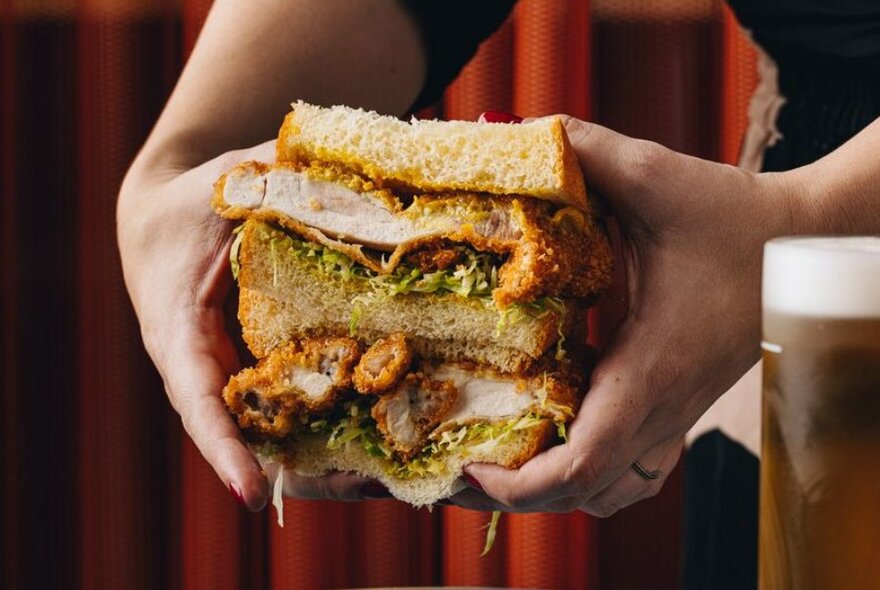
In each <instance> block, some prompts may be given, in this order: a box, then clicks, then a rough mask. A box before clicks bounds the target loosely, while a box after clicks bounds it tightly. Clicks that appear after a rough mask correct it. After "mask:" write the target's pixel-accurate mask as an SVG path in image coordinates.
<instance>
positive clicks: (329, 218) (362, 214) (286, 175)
mask: <svg viewBox="0 0 880 590" xmlns="http://www.w3.org/2000/svg"><path fill="white" fill-rule="evenodd" d="M501 200H502V201H509V200H508V199H501ZM223 201H224V202H225V204H226V206H227V207H230V208H235V207H240V208H242V209H249V210H255V211H261V212H274V213H281V214H283V215H285V216H287V217H289V218H292V219H294V220H296V221H297V222H299V223H301V224H303V225H306V226H308V227H310V228H313V229H315V230H318V231H320V232H321V233H322V234H324V235H325V236H327V237H329V238H333V239H337V240H342V241H345V242H346V243H349V244H357V245H361V246H364V247H366V248H371V249H374V250H380V251H384V252H394V251H395V250H396V249H397V248H398V247H399V246H401V245H404V244H408V243H412V242H422V241H425V240H429V239H431V238H435V237H439V236H444V235H448V234H451V233H455V232H457V231H459V229H460V228H461V226H462V225H463V224H471V225H472V227H473V231H474V233H475V234H477V235H478V236H481V237H483V238H487V239H497V240H505V241H513V240H517V239H519V238H520V237H521V235H522V233H521V231H520V227H519V224H518V222H517V220H516V219H515V216H514V215H513V214H512V213H513V212H512V210H511V208H510V207H507V208H495V207H492V208H488V207H481V208H480V210H478V211H475V210H472V209H469V208H466V207H460V206H457V207H456V206H452V205H451V204H447V203H444V202H443V201H442V199H440V200H437V199H431V198H424V199H419V198H417V199H415V201H414V202H413V203H412V205H410V206H409V207H408V208H407V209H406V210H405V211H402V212H395V211H393V210H392V208H391V207H390V206H389V203H388V200H387V199H386V198H383V197H381V196H378V195H376V194H373V193H371V192H358V191H355V190H353V189H352V188H349V187H348V186H346V185H345V184H343V183H338V182H333V181H329V180H325V179H321V178H314V177H312V176H310V175H309V174H308V173H307V172H303V171H299V170H296V169H294V168H292V167H290V166H286V165H283V164H281V165H276V166H272V167H265V166H257V165H251V166H248V165H243V166H239V167H238V168H236V169H234V170H233V171H232V172H230V173H229V174H228V175H227V176H226V180H225V183H224V185H223ZM484 201H485V199H484Z"/></svg>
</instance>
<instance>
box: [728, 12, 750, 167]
mask: <svg viewBox="0 0 880 590" xmlns="http://www.w3.org/2000/svg"><path fill="white" fill-rule="evenodd" d="M757 60H758V54H757V51H756V49H755V46H754V45H753V44H752V42H751V41H750V40H749V39H748V38H747V37H746V35H745V33H744V32H743V30H742V28H740V26H739V22H737V20H736V17H735V16H734V14H733V11H732V10H730V9H729V8H726V7H725V9H724V54H723V61H722V75H723V80H722V85H723V88H722V95H721V97H722V102H721V153H720V159H721V161H722V162H726V163H727V164H736V163H737V161H738V160H739V154H740V148H741V147H742V138H743V134H744V133H745V131H746V127H747V126H748V124H749V120H748V107H749V100H750V99H751V97H752V93H753V92H754V91H755V87H756V86H757V85H758V69H757Z"/></svg>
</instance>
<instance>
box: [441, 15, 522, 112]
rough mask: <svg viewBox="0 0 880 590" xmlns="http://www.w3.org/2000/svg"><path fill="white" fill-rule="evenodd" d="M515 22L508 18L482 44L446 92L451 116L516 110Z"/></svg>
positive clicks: (445, 110)
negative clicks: (513, 96) (514, 102)
mask: <svg viewBox="0 0 880 590" xmlns="http://www.w3.org/2000/svg"><path fill="white" fill-rule="evenodd" d="M512 76H513V23H512V22H511V21H510V20H507V21H506V22H505V23H504V24H503V25H501V28H500V29H498V31H496V32H495V34H493V35H492V36H491V37H489V38H488V39H487V40H486V41H484V42H483V44H482V45H480V48H479V49H478V50H477V54H476V55H475V56H474V57H473V59H471V61H470V62H469V63H468V64H467V65H466V66H465V67H464V69H462V71H461V73H460V74H459V75H458V77H457V78H456V79H455V81H454V82H453V83H452V84H451V85H450V86H449V88H447V89H446V92H445V93H444V95H443V115H444V118H445V119H447V120H453V119H457V120H461V121H476V120H477V117H479V116H480V113H482V112H484V111H500V112H502V113H510V112H513V100H512V95H511V91H510V89H511V86H512V80H513V78H512Z"/></svg>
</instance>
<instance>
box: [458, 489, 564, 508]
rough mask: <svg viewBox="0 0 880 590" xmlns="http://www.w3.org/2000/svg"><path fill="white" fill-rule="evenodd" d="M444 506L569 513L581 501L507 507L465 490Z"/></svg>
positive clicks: (479, 492) (478, 492) (472, 491)
mask: <svg viewBox="0 0 880 590" xmlns="http://www.w3.org/2000/svg"><path fill="white" fill-rule="evenodd" d="M444 504H450V505H453V506H458V507H459V508H464V509H465V510H477V511H480V512H492V511H495V510H499V511H501V512H510V513H528V512H536V511H540V512H571V511H573V510H576V509H577V508H579V507H580V505H581V499H580V498H576V497H569V498H562V499H559V500H554V501H553V502H550V503H547V504H544V505H541V506H539V507H516V506H508V505H507V504H504V503H503V502H500V501H499V500H496V499H494V498H490V497H489V496H487V495H486V494H485V493H483V492H481V491H479V490H474V489H466V490H462V491H461V492H458V493H457V494H455V495H453V496H450V497H449V498H448V499H447V501H446V502H444Z"/></svg>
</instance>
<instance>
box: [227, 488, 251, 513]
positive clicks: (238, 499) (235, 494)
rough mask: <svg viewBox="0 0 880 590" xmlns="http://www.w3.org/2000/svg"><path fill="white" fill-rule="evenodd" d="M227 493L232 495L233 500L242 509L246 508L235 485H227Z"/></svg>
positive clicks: (245, 503) (242, 497)
mask: <svg viewBox="0 0 880 590" xmlns="http://www.w3.org/2000/svg"><path fill="white" fill-rule="evenodd" d="M229 492H230V493H231V494H232V497H233V498H235V501H236V502H238V503H239V505H241V507H242V508H247V507H248V505H247V502H245V501H244V496H242V495H241V491H240V490H239V489H238V488H237V487H235V484H232V483H231V484H229Z"/></svg>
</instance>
